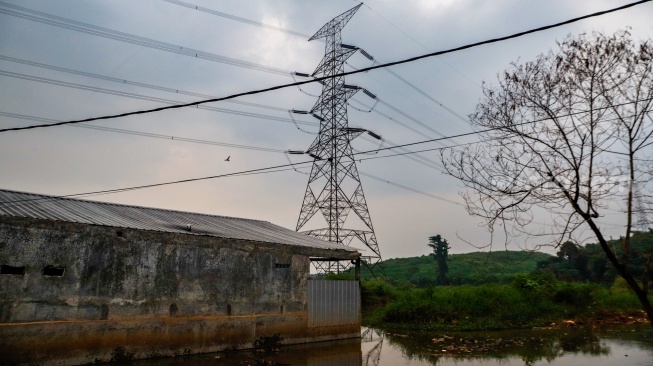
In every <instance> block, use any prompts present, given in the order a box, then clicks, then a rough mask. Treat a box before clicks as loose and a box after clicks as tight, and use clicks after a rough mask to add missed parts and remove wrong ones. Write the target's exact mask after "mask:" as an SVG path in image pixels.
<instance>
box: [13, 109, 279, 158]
mask: <svg viewBox="0 0 653 366" xmlns="http://www.w3.org/2000/svg"><path fill="white" fill-rule="evenodd" d="M0 116H4V117H10V118H18V119H24V120H30V121H39V122H57V121H56V120H54V119H50V118H43V117H35V116H28V115H24V114H18V113H9V112H2V111H0ZM70 127H80V128H87V129H91V130H98V131H106V132H115V133H121V134H126V135H134V136H142V137H150V138H156V139H162V140H171V141H182V142H191V143H195V144H203V145H215V146H224V147H233V148H236V149H245V150H255V151H264V152H273V153H285V150H282V149H272V148H267V147H260V146H249V145H239V144H232V143H228V142H218V141H209V140H201V139H194V138H189V137H181V136H173V135H164V134H159V133H152V132H144V131H134V130H126V129H122V128H112V127H103V126H93V125H86V124H78V125H73V126H70Z"/></svg>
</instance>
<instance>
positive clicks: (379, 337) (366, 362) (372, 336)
mask: <svg viewBox="0 0 653 366" xmlns="http://www.w3.org/2000/svg"><path fill="white" fill-rule="evenodd" d="M370 343H371V344H372V348H370V350H369V351H367V352H365V353H364V354H363V360H362V363H361V364H362V365H363V366H378V365H379V361H380V360H381V348H382V347H383V333H381V332H379V331H377V330H375V329H372V328H367V329H365V330H364V331H363V334H362V335H361V348H362V347H364V346H365V345H366V344H370Z"/></svg>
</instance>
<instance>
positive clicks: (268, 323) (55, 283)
mask: <svg viewBox="0 0 653 366" xmlns="http://www.w3.org/2000/svg"><path fill="white" fill-rule="evenodd" d="M359 258H360V253H359V252H358V251H356V250H354V249H351V248H348V247H345V246H342V245H338V244H333V243H329V242H325V241H322V240H319V239H316V238H313V237H310V236H307V235H304V234H299V233H296V232H294V231H291V230H288V229H285V228H282V227H279V226H276V225H273V224H271V223H269V222H264V221H257V220H248V219H239V218H231V217H222V216H213V215H204V214H197V213H189V212H179V211H170V210H162V209H154V208H145V207H135V206H126V205H117V204H110V203H101V202H93V201H86V200H77V199H68V198H57V197H52V196H44V195H37V194H29V193H22V192H15V191H7V190H0V265H1V267H0V360H3V362H5V363H8V364H12V363H16V364H21V363H26V364H55V363H56V364H79V363H89V362H95V361H109V360H124V359H129V358H146V357H153V356H170V355H179V354H189V353H201V352H213V351H219V350H224V349H238V348H249V347H251V346H252V344H253V342H255V341H256V340H260V339H265V338H266V337H273V336H274V335H276V334H279V335H280V336H281V337H282V339H283V342H284V343H287V344H292V343H305V342H311V341H321V340H330V339H343V338H351V337H360V292H359V285H358V281H317V280H309V267H310V261H311V260H315V259H330V260H346V261H353V262H355V263H356V264H357V266H358V263H359ZM357 268H358V267H357ZM335 304H337V305H338V306H334V305H335Z"/></svg>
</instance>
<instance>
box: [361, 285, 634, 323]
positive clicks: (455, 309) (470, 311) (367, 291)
mask: <svg viewBox="0 0 653 366" xmlns="http://www.w3.org/2000/svg"><path fill="white" fill-rule="evenodd" d="M362 290H363V291H362V294H363V304H364V309H366V311H365V315H364V320H363V321H364V323H365V324H367V325H371V326H392V327H395V328H396V327H399V328H411V329H441V330H478V329H507V328H522V327H533V326H548V325H550V324H551V323H559V322H561V321H563V320H568V319H573V320H575V321H577V322H582V321H589V320H591V319H598V318H602V317H605V316H606V315H607V314H614V313H616V312H621V313H624V312H625V313H635V312H638V311H639V310H640V309H641V308H640V307H639V302H638V301H637V299H636V298H635V296H634V295H633V294H632V293H630V292H629V291H628V290H627V289H625V288H624V286H623V284H621V283H619V282H618V281H617V282H616V283H615V285H613V286H612V287H610V288H606V287H602V286H599V285H595V284H579V283H569V282H562V281H555V280H552V279H548V278H537V277H533V276H526V275H524V276H517V277H516V278H515V280H514V281H513V283H512V284H510V285H503V284H486V285H478V286H470V285H465V286H439V287H429V288H410V287H403V288H397V287H394V286H392V285H390V284H388V283H385V282H382V281H364V282H363V286H362Z"/></svg>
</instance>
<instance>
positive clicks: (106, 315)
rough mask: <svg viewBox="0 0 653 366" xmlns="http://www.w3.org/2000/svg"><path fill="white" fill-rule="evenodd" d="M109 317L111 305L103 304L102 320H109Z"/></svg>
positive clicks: (101, 309) (101, 308)
mask: <svg viewBox="0 0 653 366" xmlns="http://www.w3.org/2000/svg"><path fill="white" fill-rule="evenodd" d="M107 319H109V305H107V304H103V305H102V306H101V307H100V320H107Z"/></svg>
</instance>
